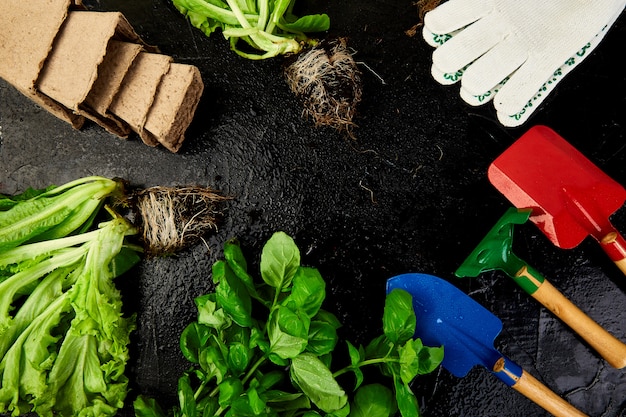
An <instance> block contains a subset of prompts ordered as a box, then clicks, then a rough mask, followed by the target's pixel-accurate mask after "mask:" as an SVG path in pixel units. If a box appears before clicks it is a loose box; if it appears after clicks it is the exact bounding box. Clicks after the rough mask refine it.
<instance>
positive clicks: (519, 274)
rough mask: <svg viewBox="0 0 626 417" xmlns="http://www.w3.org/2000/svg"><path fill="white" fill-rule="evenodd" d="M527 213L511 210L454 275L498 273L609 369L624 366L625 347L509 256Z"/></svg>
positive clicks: (468, 275) (535, 274)
mask: <svg viewBox="0 0 626 417" xmlns="http://www.w3.org/2000/svg"><path fill="white" fill-rule="evenodd" d="M530 214H531V210H530V209H516V208H513V207H512V208H510V209H508V210H507V211H506V213H505V214H504V215H503V216H502V217H501V218H500V220H498V222H497V223H496V224H495V226H494V227H493V228H492V229H491V230H490V231H489V232H488V233H487V235H486V236H485V237H484V238H483V240H482V241H481V242H480V243H479V244H478V246H477V247H476V248H475V249H474V250H473V251H472V253H471V254H470V255H469V256H468V257H467V258H466V259H465V261H464V262H463V263H462V264H461V266H460V267H459V268H458V269H457V270H456V272H455V274H456V275H457V276H459V277H476V276H478V275H479V274H480V273H482V272H485V271H492V270H500V271H503V272H504V273H506V274H507V275H508V276H510V277H511V278H513V280H514V281H515V282H516V283H517V284H518V285H519V286H520V287H522V289H523V290H524V291H526V292H527V293H528V294H530V295H531V296H532V297H533V298H534V299H535V300H537V301H539V302H540V303H541V304H542V305H543V306H544V307H546V308H547V309H548V310H550V311H551V312H552V313H554V314H555V315H556V316H557V317H558V318H560V319H561V320H562V321H563V322H564V323H565V324H567V325H568V326H569V327H570V328H571V329H572V330H574V331H575V332H576V333H577V334H578V335H580V336H581V337H582V338H583V339H584V340H585V341H586V342H587V343H588V344H589V345H590V346H591V347H592V348H594V349H595V350H596V351H597V352H598V353H599V354H600V355H601V356H602V357H603V358H604V359H605V360H606V361H607V362H608V363H609V364H610V365H611V366H613V367H615V368H623V367H624V366H626V345H625V344H624V343H622V342H621V341H620V340H618V339H617V338H616V337H615V336H613V335H611V334H610V333H609V332H607V331H606V330H605V329H604V328H603V327H602V326H600V325H599V324H598V323H596V322H595V321H593V320H592V319H591V318H590V317H589V316H587V315H586V314H585V313H584V312H583V311H582V310H580V309H579V308H578V307H576V306H575V305H574V304H573V303H572V302H571V301H569V300H568V299H567V298H566V297H565V296H564V295H563V294H561V292H559V290H557V289H556V288H555V287H554V286H553V285H552V284H550V282H548V281H547V280H546V279H545V278H544V277H543V275H541V273H539V272H538V271H537V270H536V269H535V268H533V267H532V266H530V265H528V264H527V263H526V262H525V261H523V260H522V259H520V258H519V257H517V256H516V255H515V254H514V253H513V252H512V246H513V229H514V225H515V224H523V223H525V222H526V221H527V220H528V218H529V216H530Z"/></svg>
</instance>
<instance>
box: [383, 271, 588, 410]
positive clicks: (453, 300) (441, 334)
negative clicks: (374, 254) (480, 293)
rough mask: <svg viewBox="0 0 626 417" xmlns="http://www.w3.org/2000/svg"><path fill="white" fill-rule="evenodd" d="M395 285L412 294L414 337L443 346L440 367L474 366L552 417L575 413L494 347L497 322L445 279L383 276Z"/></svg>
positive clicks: (457, 372) (456, 370)
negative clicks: (482, 368) (490, 373)
mask: <svg viewBox="0 0 626 417" xmlns="http://www.w3.org/2000/svg"><path fill="white" fill-rule="evenodd" d="M396 288H399V289H402V290H405V291H407V292H409V293H410V294H411V296H412V297H413V310H414V311H415V315H416V318H417V320H416V326H415V337H419V338H420V339H421V340H422V342H423V343H424V345H427V346H440V345H443V349H444V355H443V361H442V363H441V364H442V366H443V367H444V368H446V369H447V370H448V371H450V373H452V374H453V375H454V376H457V377H464V376H465V375H467V373H468V372H469V371H470V370H471V369H472V368H473V367H474V366H476V365H481V366H484V367H485V368H487V369H488V370H489V371H491V372H492V373H493V374H494V375H495V376H496V377H498V378H499V379H500V380H501V381H503V382H504V383H505V384H507V385H508V386H510V387H512V388H513V389H515V390H516V391H518V392H520V393H521V394H523V395H524V396H526V397H527V398H528V399H530V400H531V401H533V402H535V403H536V404H537V405H539V406H540V407H542V408H543V409H545V410H546V411H548V412H549V413H552V414H553V415H554V416H557V417H565V416H567V417H577V416H578V417H580V416H585V414H584V413H582V412H581V411H579V410H577V409H576V408H575V407H574V406H572V405H571V404H569V403H568V402H567V401H565V400H564V399H563V398H561V397H560V396H558V395H557V394H556V393H554V392H553V391H551V390H550V389H549V388H547V387H546V386H545V385H543V384H542V383H541V382H539V381H538V380H537V379H536V378H534V377H533V376H532V375H531V374H529V373H528V372H526V371H525V370H523V369H522V367H521V366H520V365H518V364H516V363H515V362H513V361H512V360H511V359H509V358H508V357H506V356H504V355H503V354H502V353H500V352H499V351H497V350H496V349H495V348H494V346H493V343H494V340H495V338H496V337H497V336H498V335H499V334H500V332H501V331H502V322H501V321H500V319H499V318H498V317H496V316H495V315H494V314H492V313H491V312H490V311H489V310H487V309H486V308H484V307H483V306H481V305H480V304H479V303H477V302H476V301H474V300H473V299H472V298H471V297H469V296H468V295H467V294H465V293H463V292H462V291H461V290H459V289H458V288H456V287H455V286H454V285H452V284H450V283H449V282H447V281H445V280H443V279H441V278H438V277H435V276H433V275H427V274H402V275H398V276H395V277H393V278H391V279H389V280H388V281H387V292H388V293H389V292H391V291H392V290H394V289H396Z"/></svg>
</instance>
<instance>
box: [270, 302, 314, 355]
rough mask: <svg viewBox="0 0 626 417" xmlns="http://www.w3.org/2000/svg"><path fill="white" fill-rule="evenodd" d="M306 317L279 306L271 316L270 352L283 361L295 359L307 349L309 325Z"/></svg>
mask: <svg viewBox="0 0 626 417" xmlns="http://www.w3.org/2000/svg"><path fill="white" fill-rule="evenodd" d="M303 318H304V319H307V318H306V316H304V317H303V316H302V315H298V314H297V313H295V312H293V311H291V310H290V309H289V308H287V307H285V306H278V307H277V308H276V309H274V310H273V311H272V313H271V315H270V321H269V323H268V336H269V340H270V352H271V353H274V354H276V355H277V356H278V357H280V358H282V359H289V358H293V357H295V356H296V355H298V354H300V353H301V352H302V351H304V349H305V348H306V345H307V341H308V333H309V324H308V323H305V322H304V321H303Z"/></svg>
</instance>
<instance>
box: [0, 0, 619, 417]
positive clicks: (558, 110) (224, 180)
mask: <svg viewBox="0 0 626 417" xmlns="http://www.w3.org/2000/svg"><path fill="white" fill-rule="evenodd" d="M85 3H86V4H87V5H88V7H89V8H90V9H93V10H101V11H109V10H115V11H121V12H123V13H124V14H125V16H126V17H127V19H128V20H129V21H130V23H131V24H132V25H133V27H134V28H135V30H136V31H137V32H138V34H139V35H140V36H141V37H143V39H144V40H145V41H146V42H148V43H150V44H153V45H157V46H158V47H159V48H160V50H161V52H162V53H165V54H168V55H171V56H173V57H174V59H175V60H176V61H177V62H183V63H190V64H194V65H196V66H198V68H199V69H200V71H201V73H202V76H203V80H204V83H205V94H204V96H203V98H202V101H201V104H200V106H199V109H198V111H197V113H196V117H195V120H194V122H193V124H192V125H191V127H190V129H189V131H188V134H187V140H186V141H185V143H184V145H183V147H182V149H181V151H180V152H179V153H178V154H172V153H170V152H169V151H167V150H165V149H163V148H149V147H147V146H145V145H144V144H142V143H141V141H140V140H138V139H137V138H136V137H131V138H130V139H129V140H120V139H118V138H116V137H114V136H112V135H110V134H108V133H106V132H105V131H104V130H103V129H101V128H100V127H98V126H96V125H93V124H88V125H86V126H85V127H84V128H83V129H82V130H81V131H76V130H73V129H72V128H71V127H70V126H69V125H67V124H65V123H64V122H61V121H59V120H57V119H55V118H54V117H53V116H51V115H50V114H48V113H47V112H45V111H44V110H42V109H40V108H38V107H37V106H35V105H34V104H33V103H32V102H30V101H29V99H27V98H25V97H24V96H22V95H20V94H19V93H18V92H17V91H15V90H14V89H13V88H12V87H11V86H10V85H8V84H6V83H5V82H3V81H0V161H1V162H0V193H5V194H7V193H15V192H19V191H21V190H24V189H25V188H27V187H31V186H32V187H43V186H46V185H49V184H61V183H64V182H67V181H70V180H72V179H75V178H78V177H81V176H85V175H103V176H108V177H123V178H125V179H127V180H128V181H130V182H131V184H133V185H134V186H138V187H143V186H151V185H191V184H197V185H208V186H212V187H214V188H217V189H219V190H221V191H222V192H223V193H225V194H228V195H231V196H233V197H234V199H233V200H232V201H231V202H229V203H228V204H227V206H226V207H227V211H226V216H225V219H224V222H223V224H222V225H221V227H220V229H219V231H218V232H217V233H216V234H215V235H213V236H210V237H208V238H207V244H208V248H207V246H205V245H203V244H200V245H198V246H196V247H194V248H191V249H189V250H187V251H185V252H183V253H180V254H178V255H177V256H175V257H170V258H166V259H152V260H146V261H144V262H142V263H141V265H140V266H139V267H138V268H137V269H136V271H134V273H133V274H130V276H128V277H125V280H124V282H120V283H119V285H120V287H121V289H122V290H123V291H124V294H125V297H126V308H127V309H128V310H129V311H132V312H136V313H137V319H138V330H137V331H136V332H135V334H134V339H133V340H134V341H133V345H132V361H131V363H130V366H129V368H128V374H129V376H130V378H131V379H132V389H133V391H132V392H131V395H130V397H129V400H132V398H133V397H134V396H135V395H136V394H138V393H144V394H149V395H155V396H157V397H159V398H160V399H161V400H162V401H163V402H164V403H165V404H168V403H172V401H174V400H175V394H176V382H177V378H178V376H179V375H180V374H181V372H182V371H183V370H184V369H185V368H186V367H187V363H186V362H185V361H184V360H183V358H182V356H181V354H180V352H179V348H178V337H179V334H180V332H181V330H182V329H183V328H184V327H185V326H186V324H187V323H188V322H189V321H191V320H193V319H194V318H195V316H194V313H195V306H194V304H193V298H194V297H196V296H198V295H201V294H203V293H205V292H207V291H209V290H210V289H211V286H210V268H211V265H212V263H213V262H214V261H215V260H216V259H218V258H220V257H221V248H222V244H223V242H224V241H226V240H227V239H229V238H232V237H237V238H239V239H240V241H241V243H242V246H243V248H244V251H245V253H246V254H247V255H248V256H249V257H250V259H251V262H252V263H253V264H254V263H255V262H256V261H257V259H255V257H257V256H258V254H259V253H260V250H261V247H262V245H263V243H264V242H265V241H266V240H267V239H268V238H269V237H270V236H271V234H272V233H273V232H274V231H277V230H283V231H285V232H287V233H288V234H290V235H291V236H292V237H294V238H295V240H296V243H297V244H298V246H299V247H300V249H301V251H302V253H303V263H304V264H306V265H308V266H313V267H316V268H318V269H319V270H320V271H321V273H322V275H323V276H324V278H325V279H326V281H327V283H328V293H329V294H328V298H327V303H326V305H325V307H326V308H327V309H328V310H331V311H333V312H334V313H336V314H337V316H338V317H339V319H340V320H341V321H342V322H343V323H344V327H343V328H342V330H341V332H342V333H341V335H342V336H343V337H345V338H347V339H349V340H351V341H353V342H356V343H366V342H368V341H369V340H370V339H371V338H372V337H374V336H376V335H378V334H379V332H380V331H381V327H380V323H381V317H382V308H383V300H384V292H385V287H384V285H385V281H386V279H387V278H389V277H391V276H393V275H395V274H399V273H404V272H424V273H428V274H433V275H438V276H440V277H442V278H445V279H448V280H450V281H452V282H453V283H454V284H455V285H457V286H459V287H460V288H461V289H463V290H464V291H465V292H467V293H469V294H471V295H472V297H473V298H474V299H475V300H477V301H479V302H480V303H481V304H483V305H484V306H485V307H487V308H488V309H490V310H491V311H492V312H493V313H494V314H496V315H497V316H498V317H500V318H501V319H502V321H503V324H504V330H503V332H502V333H501V335H500V337H498V339H497V340H496V347H497V348H498V349H499V350H500V351H502V352H503V353H504V354H506V355H507V356H508V357H510V358H512V359H513V360H515V361H516V362H517V363H519V364H520V365H521V366H523V367H524V368H525V369H526V370H527V371H528V372H530V373H532V374H533V375H534V376H535V377H537V378H538V379H539V380H540V381H542V382H543V383H545V384H546V385H547V386H549V387H551V388H552V389H553V390H554V391H555V392H557V393H559V394H561V395H563V396H564V397H565V398H566V399H567V400H568V401H569V402H571V403H572V404H574V405H575V406H577V407H578V408H580V409H581V410H582V411H584V412H586V413H588V414H589V415H591V416H598V417H599V416H603V417H611V416H624V415H626V411H625V410H626V376H625V374H624V372H625V371H624V370H616V369H613V368H611V367H610V366H608V365H606V364H605V363H604V362H603V361H602V360H601V359H599V357H598V356H597V355H596V354H595V353H594V352H593V351H591V350H590V349H589V348H588V347H587V346H586V345H585V344H584V343H582V342H581V340H580V339H579V338H577V337H576V336H575V335H574V334H573V333H572V332H571V331H570V330H569V329H568V328H567V327H565V326H564V325H563V324H562V323H561V322H559V321H558V320H557V319H555V318H554V316H552V315H551V314H550V313H548V312H547V311H546V310H545V309H544V308H542V307H540V306H539V304H538V303H537V302H535V301H534V300H532V299H531V298H530V297H529V296H527V295H526V294H525V293H523V292H522V291H521V289H520V288H518V287H517V286H516V285H515V284H514V283H513V282H512V281H511V280H510V279H509V278H508V277H506V276H504V274H502V273H499V272H493V273H486V274H483V275H481V276H480V277H479V278H474V279H463V280H461V279H458V278H455V277H454V271H455V270H456V268H457V267H458V266H459V265H460V263H461V262H462V261H463V260H464V259H465V257H466V256H467V255H468V254H469V253H470V252H471V250H472V249H473V248H474V247H475V245H476V244H477V243H478V241H479V240H480V239H482V237H483V236H484V234H485V233H486V232H487V231H488V230H489V229H490V228H491V227H492V225H493V224H494V223H495V222H496V221H497V220H498V219H499V217H500V216H501V215H502V214H503V213H504V211H505V210H506V209H507V208H508V207H509V204H508V202H507V201H506V200H505V199H504V198H503V197H502V196H501V195H500V194H499V193H498V192H497V191H496V190H495V189H494V188H493V187H492V186H491V185H490V184H489V182H488V180H487V177H486V170H487V167H488V165H489V164H490V162H491V161H492V160H493V159H494V158H495V157H496V156H497V155H499V154H500V153H501V152H502V151H503V150H504V149H506V147H507V146H508V145H509V144H511V143H512V142H513V141H514V140H515V139H516V138H517V137H519V136H520V135H521V134H522V133H523V132H524V131H525V130H526V129H527V128H528V127H530V126H531V125H533V124H546V125H548V126H550V127H552V128H553V129H554V130H556V131H557V132H558V133H560V134H561V135H562V136H563V137H565V138H566V139H567V140H568V141H570V142H571V143H572V144H573V145H574V146H576V147H577V148H578V149H579V150H581V151H582V152H583V153H584V154H585V155H586V156H588V157H589V158H590V159H591V160H592V161H594V162H595V163H596V164H597V165H598V166H599V167H601V168H602V169H603V170H604V171H605V172H606V173H608V174H609V175H611V176H612V177H613V178H614V179H616V180H617V181H619V182H620V183H622V184H626V165H625V162H626V153H625V152H626V151H625V149H624V148H625V146H626V114H625V112H626V75H625V74H624V70H623V64H622V59H621V58H622V56H623V53H624V44H625V42H626V15H623V16H622V17H621V18H620V19H619V20H618V21H617V23H616V24H615V25H614V27H613V28H612V29H611V30H610V32H609V33H608V35H607V37H606V38H605V40H604V41H603V42H602V43H601V44H600V46H599V47H598V48H596V49H595V51H594V52H593V54H592V55H591V56H589V57H588V58H587V59H586V60H585V61H584V62H583V63H582V64H581V65H579V66H578V67H577V68H576V69H575V70H574V71H573V72H572V73H571V74H570V75H568V76H567V77H566V78H565V79H564V80H563V81H562V82H561V83H560V84H559V85H558V87H557V89H556V90H555V91H554V92H553V93H552V94H551V96H550V97H549V98H548V99H547V100H546V101H545V102H544V104H543V105H542V107H541V108H540V109H539V110H538V111H537V112H536V113H535V115H534V116H533V117H532V118H531V119H530V121H529V122H527V123H526V124H525V125H524V126H522V127H520V128H516V129H505V128H503V127H501V126H500V125H499V124H498V123H497V122H496V121H495V115H494V113H493V110H492V106H491V105H490V104H489V105H487V106H484V107H482V108H470V107H469V106H467V105H465V104H464V103H463V102H462V100H461V99H460V98H459V95H458V87H457V86H451V87H444V86H441V85H439V84H437V83H436V82H435V81H434V80H433V79H432V77H431V76H430V65H431V54H432V48H431V47H429V46H428V45H426V44H425V42H424V41H423V40H422V38H421V37H420V36H419V35H418V36H415V37H409V36H407V35H406V34H405V30H407V29H409V28H410V27H412V26H413V25H414V24H415V23H417V22H418V16H417V8H416V7H415V5H414V4H413V1H412V0H403V1H396V2H390V1H381V0H361V1H355V0H346V1H328V0H312V1H309V2H304V1H302V3H306V4H304V5H302V6H301V7H302V9H301V10H302V12H303V13H304V12H314V13H319V12H326V13H328V14H329V16H330V17H331V25H332V28H331V30H330V31H329V33H328V34H327V35H325V36H328V37H329V38H333V37H338V36H341V37H347V38H348V44H349V46H350V47H351V48H352V49H353V50H354V52H355V55H354V57H355V59H356V60H357V61H358V62H360V65H361V69H362V71H363V80H364V85H363V101H362V102H361V104H360V105H359V115H358V118H357V120H356V121H357V124H358V126H359V127H358V128H357V129H356V139H355V140H349V139H346V138H344V137H342V136H341V135H339V134H338V133H337V132H335V131H334V130H332V129H329V128H315V127H313V126H312V123H311V122H310V121H307V120H305V119H303V118H302V117H301V112H302V107H301V104H300V103H299V101H298V100H297V99H296V98H295V97H294V96H293V94H292V93H291V92H290V91H289V90H288V87H287V85H286V83H285V81H284V78H283V76H282V67H283V65H284V62H285V60H284V59H283V58H275V59H272V60H266V61H260V62H254V61H248V60H245V59H243V58H240V57H238V56H237V55H235V54H234V53H232V52H231V51H229V49H228V44H227V42H226V41H225V40H224V39H223V38H222V37H221V35H220V34H219V33H218V34H216V35H214V36H212V37H211V38H206V37H205V36H204V35H203V34H202V33H200V32H199V31H197V30H196V29H193V28H191V27H190V26H189V25H188V24H187V22H186V21H185V20H184V18H183V17H182V16H181V15H179V14H178V12H177V11H176V10H175V9H174V8H173V7H172V6H171V5H170V4H169V2H168V1H167V0H152V1H148V0H132V1H127V0H89V1H85ZM581 24H583V22H581ZM368 68H369V69H368ZM612 220H613V223H614V225H615V226H616V227H617V228H618V229H620V230H622V231H624V232H626V218H625V213H624V210H623V209H620V210H619V211H618V212H616V213H615V215H614V217H613V219H612ZM514 250H515V252H516V253H517V254H518V255H520V256H521V257H523V258H524V259H525V260H526V261H528V263H529V264H531V265H532V266H534V267H535V268H536V269H538V270H539V271H541V272H542V273H543V274H544V275H545V276H546V277H547V278H548V279H549V280H550V281H551V282H552V283H553V285H555V286H556V287H557V288H559V289H560V290H561V291H562V292H563V293H564V294H565V295H566V296H568V297H569V298H570V299H571V300H572V301H574V303H576V304H577V305H578V306H579V307H580V308H581V309H583V310H584V311H586V312H587V313H588V314H589V315H590V316H591V317H593V318H594V319H595V320H597V321H598V322H599V323H600V324H602V325H603V326H605V327H606V328H607V329H608V330H609V331H611V332H612V333H613V334H614V335H616V336H617V337H618V338H620V339H621V340H626V307H625V306H626V295H625V292H624V291H625V290H626V277H624V276H623V275H622V274H621V273H620V272H619V270H617V268H616V267H615V266H614V265H613V264H612V263H611V262H610V261H609V260H608V258H607V257H606V256H605V255H604V253H603V252H602V251H601V250H600V248H599V247H598V245H597V244H596V243H595V242H593V241H590V240H586V241H585V242H583V244H581V245H580V246H579V247H577V248H575V249H573V250H569V251H564V250H560V249H558V248H555V247H554V246H552V245H551V244H550V243H549V242H548V241H547V239H546V238H545V237H544V236H543V235H542V234H541V233H540V232H539V231H538V229H536V228H535V227H534V226H533V225H531V224H528V225H523V226H520V227H518V228H517V229H516V239H515V246H514ZM413 388H414V391H415V392H416V395H417V396H418V398H419V400H420V404H421V406H422V411H423V414H424V415H425V416H430V417H444V416H476V417H478V416H484V417H491V416H529V415H530V416H543V415H545V412H543V410H541V409H540V408H539V407H537V406H536V405H534V404H533V403H531V402H530V401H529V400H527V399H526V398H525V397H523V396H521V395H520V394H518V393H517V392H515V391H513V390H512V389H510V388H508V387H506V386H505V385H504V384H502V383H501V382H500V381H499V380H497V379H496V378H495V377H493V376H492V375H491V374H489V372H487V371H486V370H485V369H482V368H476V369H474V370H472V371H471V372H470V373H469V374H468V376H467V377H465V378H462V379H460V378H455V377H453V376H451V375H450V374H449V373H448V372H447V371H446V370H444V369H441V370H438V371H436V372H435V373H434V374H432V375H429V376H425V377H420V378H418V380H417V381H416V383H415V385H414V387H413Z"/></svg>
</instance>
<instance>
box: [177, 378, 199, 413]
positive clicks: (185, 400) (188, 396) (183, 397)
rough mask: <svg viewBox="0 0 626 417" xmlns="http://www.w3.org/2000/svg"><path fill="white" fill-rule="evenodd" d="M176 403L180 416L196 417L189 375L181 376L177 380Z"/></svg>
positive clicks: (194, 400)
mask: <svg viewBox="0 0 626 417" xmlns="http://www.w3.org/2000/svg"><path fill="white" fill-rule="evenodd" d="M178 402H179V403H180V411H181V413H182V416H185V417H195V416H196V399H195V397H194V395H193V390H192V389H191V382H190V380H189V375H186V374H185V375H183V376H181V377H180V378H179V379H178Z"/></svg>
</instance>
